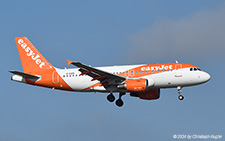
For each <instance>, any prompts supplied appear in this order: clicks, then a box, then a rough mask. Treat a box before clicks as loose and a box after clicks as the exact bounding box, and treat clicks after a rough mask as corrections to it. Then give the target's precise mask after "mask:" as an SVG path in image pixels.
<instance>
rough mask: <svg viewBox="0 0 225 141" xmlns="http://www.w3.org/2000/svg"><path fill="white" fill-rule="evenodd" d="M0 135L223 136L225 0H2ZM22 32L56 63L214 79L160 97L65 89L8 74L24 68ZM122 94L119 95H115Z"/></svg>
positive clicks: (10, 138)
mask: <svg viewBox="0 0 225 141" xmlns="http://www.w3.org/2000/svg"><path fill="white" fill-rule="evenodd" d="M0 18H1V20H0V29H1V30H0V31H1V32H0V38H1V40H0V41H1V49H3V50H2V51H1V52H0V57H1V69H0V74H1V81H0V88H1V93H0V140H1V141H30V140H32V141H40V140H42V141H51V140H54V141H61V140H66V141H74V140H79V141H86V140H88V141H89V140H99V141H105V140H107V141H114V140H123V141H126V140H129V141H136V140H141V141H149V140H175V139H174V138H173V136H174V135H222V136H223V139H224V138H225V134H224V133H225V122H224V119H225V112H224V107H225V102H224V99H225V94H224V90H223V87H224V80H225V75H224V70H225V63H224V60H225V53H224V52H225V40H224V37H225V2H224V1H222V0H213V1H212V0H198V1H196V0H188V1H180V0H170V1H167V0H157V1H154V0H152V1H151V0H149V1H148V0H138V1H133V0H122V1H118V0H114V1H103V0H96V1H91V0H86V1H67V0H65V1H57V0H55V1H44V0H39V1H26V0H21V1H2V2H1V5H0ZM17 36H26V37H28V38H29V40H30V41H31V42H32V43H33V44H34V45H35V46H36V47H37V48H38V50H39V51H40V52H41V53H42V54H43V55H44V56H45V58H46V59H47V60H48V61H49V62H50V63H51V64H53V65H54V66H55V67H58V68H65V67H66V68H73V66H67V62H66V59H69V60H74V61H80V62H82V63H84V64H88V65H91V66H93V67H98V66H110V65H124V64H151V63H171V62H175V60H178V61H179V62H182V63H190V64H193V65H196V66H198V67H200V68H201V69H202V70H204V71H206V72H208V73H209V74H210V75H211V80H210V81H209V82H207V83H205V84H202V85H199V86H193V87H187V88H183V95H184V97H185V99H184V100H183V101H180V100H178V98H177V97H178V93H177V90H176V89H161V96H160V99H158V100H153V101H146V100H141V99H138V98H135V97H130V96H129V95H128V94H127V95H125V96H123V98H122V99H123V100H124V102H125V104H124V106H123V107H122V108H118V107H117V106H116V105H115V104H114V103H109V102H108V101H107V100H106V96H107V94H105V93H81V92H66V91H58V90H52V89H47V88H41V87H35V86H29V85H25V84H20V83H17V82H13V81H11V80H10V78H11V76H12V75H11V74H10V73H9V72H8V71H9V70H18V71H22V66H21V63H20V59H19V55H18V51H17V48H16V44H15V41H14V37H17ZM115 96H116V97H117V98H118V94H115Z"/></svg>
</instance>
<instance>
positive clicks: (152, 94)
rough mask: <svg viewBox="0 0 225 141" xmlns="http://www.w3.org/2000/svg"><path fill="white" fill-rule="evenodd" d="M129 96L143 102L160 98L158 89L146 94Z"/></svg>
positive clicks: (133, 93) (139, 93)
mask: <svg viewBox="0 0 225 141" xmlns="http://www.w3.org/2000/svg"><path fill="white" fill-rule="evenodd" d="M130 96H134V97H139V98H140V99H145V100H155V99H159V97H160V89H150V90H148V91H146V92H131V93H130Z"/></svg>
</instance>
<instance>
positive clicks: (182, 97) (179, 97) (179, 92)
mask: <svg viewBox="0 0 225 141" xmlns="http://www.w3.org/2000/svg"><path fill="white" fill-rule="evenodd" d="M181 89H182V88H181V87H180V86H178V87H177V90H178V94H179V96H178V99H180V100H183V99H184V96H183V95H181V93H182V90H181Z"/></svg>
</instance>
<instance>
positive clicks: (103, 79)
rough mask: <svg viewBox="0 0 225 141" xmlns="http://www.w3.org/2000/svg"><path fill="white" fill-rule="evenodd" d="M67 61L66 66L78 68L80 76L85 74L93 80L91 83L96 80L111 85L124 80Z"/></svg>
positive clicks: (120, 77) (121, 77)
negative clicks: (70, 65)
mask: <svg viewBox="0 0 225 141" xmlns="http://www.w3.org/2000/svg"><path fill="white" fill-rule="evenodd" d="M67 61H68V64H73V65H74V66H76V67H78V68H80V69H79V71H80V72H81V75H84V74H85V75H88V76H90V77H92V78H93V79H92V81H94V80H98V81H100V82H101V83H104V82H109V83H111V84H112V83H113V82H122V81H124V80H126V78H125V77H123V76H119V75H115V74H112V73H110V72H106V71H103V70H100V69H97V68H94V67H91V66H88V65H84V64H82V63H80V62H73V61H69V60H67Z"/></svg>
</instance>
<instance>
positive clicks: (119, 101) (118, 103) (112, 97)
mask: <svg viewBox="0 0 225 141" xmlns="http://www.w3.org/2000/svg"><path fill="white" fill-rule="evenodd" d="M125 94H126V93H125V92H120V93H119V98H118V99H117V100H116V105H117V106H118V107H122V106H123V104H124V103H123V100H122V96H123V95H125ZM107 100H108V101H109V102H113V101H114V100H115V96H114V95H113V94H112V93H110V94H109V95H108V96H107Z"/></svg>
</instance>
